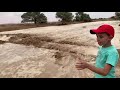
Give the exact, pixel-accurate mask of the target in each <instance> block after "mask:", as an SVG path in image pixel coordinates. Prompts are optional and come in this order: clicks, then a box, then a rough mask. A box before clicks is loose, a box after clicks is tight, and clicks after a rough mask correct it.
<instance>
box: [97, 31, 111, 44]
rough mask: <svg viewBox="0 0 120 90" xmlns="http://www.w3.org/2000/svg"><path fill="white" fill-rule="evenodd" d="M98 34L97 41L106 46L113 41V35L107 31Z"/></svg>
mask: <svg viewBox="0 0 120 90" xmlns="http://www.w3.org/2000/svg"><path fill="white" fill-rule="evenodd" d="M96 36H97V42H98V44H99V45H100V46H106V45H107V44H108V43H110V41H111V39H112V38H111V37H110V36H109V35H107V34H106V33H99V34H96Z"/></svg>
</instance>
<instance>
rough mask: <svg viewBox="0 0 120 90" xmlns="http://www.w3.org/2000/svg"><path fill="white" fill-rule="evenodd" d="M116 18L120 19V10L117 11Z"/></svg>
mask: <svg viewBox="0 0 120 90" xmlns="http://www.w3.org/2000/svg"><path fill="white" fill-rule="evenodd" d="M115 16H116V19H119V20H120V12H115Z"/></svg>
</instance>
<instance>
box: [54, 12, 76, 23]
mask: <svg viewBox="0 0 120 90" xmlns="http://www.w3.org/2000/svg"><path fill="white" fill-rule="evenodd" d="M73 17H74V16H73V15H72V13H70V12H56V18H60V20H59V21H61V22H62V24H66V22H71V21H72V19H73Z"/></svg>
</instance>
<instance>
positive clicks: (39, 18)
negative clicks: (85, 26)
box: [21, 12, 120, 25]
mask: <svg viewBox="0 0 120 90" xmlns="http://www.w3.org/2000/svg"><path fill="white" fill-rule="evenodd" d="M21 18H22V21H21V23H34V24H45V23H47V24H48V21H47V17H46V16H45V15H44V14H43V13H41V12H26V13H24V14H23V15H22V16H21ZM56 18H59V20H58V22H56V23H54V24H59V25H66V24H71V23H80V22H92V21H106V20H120V12H115V16H112V17H109V18H98V19H91V17H90V16H89V14H86V13H84V12H76V13H75V16H74V15H73V14H72V13H71V12H56Z"/></svg>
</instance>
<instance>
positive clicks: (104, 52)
mask: <svg viewBox="0 0 120 90" xmlns="http://www.w3.org/2000/svg"><path fill="white" fill-rule="evenodd" d="M118 60H119V53H118V51H117V49H116V48H115V47H114V46H110V47H107V48H104V47H102V46H100V47H99V51H98V54H97V57H96V65H95V66H96V67H98V68H104V66H105V64H110V65H112V68H111V70H110V72H109V73H108V74H107V75H106V76H102V75H100V74H97V73H95V78H115V77H116V76H115V66H116V64H117V63H118Z"/></svg>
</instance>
